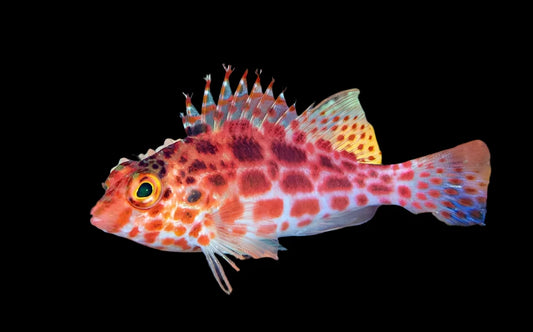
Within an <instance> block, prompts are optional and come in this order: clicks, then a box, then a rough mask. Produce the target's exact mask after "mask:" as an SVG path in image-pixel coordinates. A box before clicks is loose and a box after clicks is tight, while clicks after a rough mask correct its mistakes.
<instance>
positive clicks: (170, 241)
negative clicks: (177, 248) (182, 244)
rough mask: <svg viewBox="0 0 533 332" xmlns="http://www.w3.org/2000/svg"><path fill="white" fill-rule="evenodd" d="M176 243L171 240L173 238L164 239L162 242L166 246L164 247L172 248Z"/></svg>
mask: <svg viewBox="0 0 533 332" xmlns="http://www.w3.org/2000/svg"><path fill="white" fill-rule="evenodd" d="M173 243H174V239H173V238H171V237H167V238H164V239H163V240H161V244H162V245H164V246H170V245H172V244H173Z"/></svg>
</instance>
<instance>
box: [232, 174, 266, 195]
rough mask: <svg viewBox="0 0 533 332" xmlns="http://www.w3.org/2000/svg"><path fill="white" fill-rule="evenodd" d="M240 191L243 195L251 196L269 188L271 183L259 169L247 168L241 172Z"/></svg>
mask: <svg viewBox="0 0 533 332" xmlns="http://www.w3.org/2000/svg"><path fill="white" fill-rule="evenodd" d="M239 184H240V192H241V194H242V195H243V196H253V195H258V194H262V193H265V192H267V191H269V190H270V188H271V187H272V184H271V183H270V181H268V180H267V178H266V176H265V174H264V173H263V172H261V171H259V170H249V171H246V172H243V173H242V174H241V179H240V183H239Z"/></svg>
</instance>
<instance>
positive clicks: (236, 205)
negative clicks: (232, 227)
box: [218, 197, 244, 224]
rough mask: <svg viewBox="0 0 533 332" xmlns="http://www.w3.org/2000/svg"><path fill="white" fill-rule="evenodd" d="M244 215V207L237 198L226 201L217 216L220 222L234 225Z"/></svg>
mask: <svg viewBox="0 0 533 332" xmlns="http://www.w3.org/2000/svg"><path fill="white" fill-rule="evenodd" d="M243 213H244V206H243V205H242V203H241V201H240V200H239V198H238V197H233V198H230V199H228V200H227V201H226V202H225V203H224V204H223V205H222V206H221V207H220V209H219V211H218V215H219V216H220V219H221V220H222V222H225V223H230V224H232V223H234V222H235V220H237V219H239V218H240V217H241V216H242V214H243Z"/></svg>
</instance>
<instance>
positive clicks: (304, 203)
mask: <svg viewBox="0 0 533 332" xmlns="http://www.w3.org/2000/svg"><path fill="white" fill-rule="evenodd" d="M318 212H320V205H319V203H318V199H316V198H306V199H300V200H297V201H295V202H294V204H293V205H292V208H291V212H290V214H291V216H292V217H300V216H303V215H304V214H311V215H315V214H317V213H318Z"/></svg>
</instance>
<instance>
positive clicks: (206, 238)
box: [198, 234, 211, 246]
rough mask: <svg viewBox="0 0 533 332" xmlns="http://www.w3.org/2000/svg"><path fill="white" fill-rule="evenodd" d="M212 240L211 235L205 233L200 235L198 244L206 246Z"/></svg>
mask: <svg viewBox="0 0 533 332" xmlns="http://www.w3.org/2000/svg"><path fill="white" fill-rule="evenodd" d="M210 241H211V240H210V239H209V236H207V235H205V234H203V235H200V236H199V237H198V244H200V245H202V246H206V245H208V244H209V242H210Z"/></svg>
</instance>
